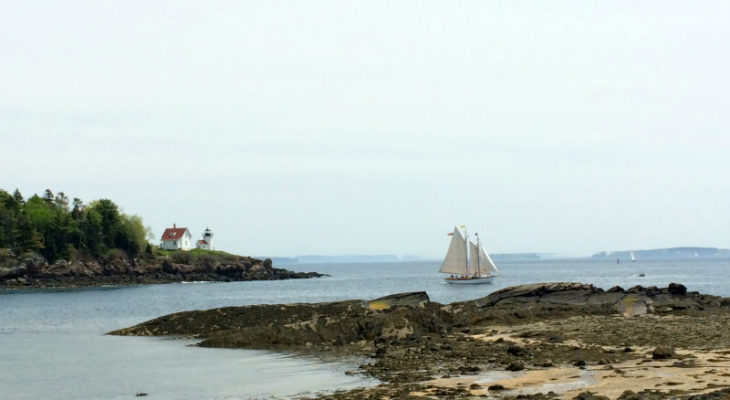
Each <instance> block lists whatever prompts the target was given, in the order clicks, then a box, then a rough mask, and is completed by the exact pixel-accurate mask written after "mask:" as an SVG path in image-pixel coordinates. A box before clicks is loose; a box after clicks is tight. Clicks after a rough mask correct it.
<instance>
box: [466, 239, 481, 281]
mask: <svg viewBox="0 0 730 400" xmlns="http://www.w3.org/2000/svg"><path fill="white" fill-rule="evenodd" d="M479 261H480V260H479V250H478V248H477V246H476V245H475V244H474V243H472V242H469V271H470V272H471V273H472V274H476V273H477V271H479V270H480V267H481V264H480V263H479ZM481 270H482V271H479V273H480V274H482V275H483V273H482V272H483V270H484V268H483V267H482V268H481Z"/></svg>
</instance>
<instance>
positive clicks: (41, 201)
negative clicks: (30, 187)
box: [0, 189, 152, 262]
mask: <svg viewBox="0 0 730 400" xmlns="http://www.w3.org/2000/svg"><path fill="white" fill-rule="evenodd" d="M72 205H73V208H71V204H70V201H69V198H68V197H67V196H66V195H65V194H64V193H63V192H58V193H57V194H56V195H54V194H53V192H52V191H51V190H50V189H46V191H45V192H44V194H43V197H40V196H38V195H33V196H32V197H30V198H29V199H28V200H27V201H26V200H24V199H23V196H22V194H21V193H20V191H18V190H17V189H16V190H15V192H14V193H13V194H12V195H10V194H9V193H8V192H6V191H4V190H2V189H0V249H1V248H6V249H11V250H12V251H13V252H14V253H16V254H20V253H23V252H27V251H38V252H40V253H41V254H42V255H43V256H44V257H45V258H46V259H47V260H48V261H49V262H54V261H56V260H58V259H61V258H64V259H68V258H70V257H71V256H72V255H74V256H79V255H84V254H86V255H90V256H95V257H101V256H103V255H108V254H109V252H110V251H111V250H114V249H118V250H121V251H122V252H124V253H126V254H127V255H129V256H132V257H134V256H137V255H140V254H141V253H143V252H145V251H146V252H147V253H150V254H151V252H152V250H151V247H148V246H149V245H148V243H147V240H146V239H147V236H148V234H149V228H146V227H145V226H144V224H143V223H142V218H140V217H139V216H137V215H126V214H124V213H122V212H120V211H119V207H117V205H116V204H114V202H112V201H111V200H108V199H101V200H97V201H93V202H91V203H90V204H89V205H88V206H85V205H84V203H83V202H82V201H81V200H80V199H78V198H74V199H73V203H72Z"/></svg>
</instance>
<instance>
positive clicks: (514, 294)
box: [111, 283, 730, 348]
mask: <svg viewBox="0 0 730 400" xmlns="http://www.w3.org/2000/svg"><path fill="white" fill-rule="evenodd" d="M672 291H674V292H675V293H679V292H682V291H681V290H680V291H677V286H676V285H675V286H674V289H672ZM636 303H641V304H644V305H645V306H642V307H643V308H639V307H638V306H635V305H633V304H636ZM657 306H658V307H659V308H657ZM710 307H725V308H727V307H730V303H729V302H728V299H723V298H720V297H716V296H706V295H699V294H697V293H686V290H685V291H684V294H673V293H672V292H671V291H670V289H669V288H662V289H658V288H654V287H649V288H642V287H638V286H637V287H634V288H631V289H628V290H622V289H620V288H614V289H611V290H609V291H604V290H602V289H600V288H596V287H594V286H592V285H586V284H580V283H544V284H533V285H521V286H514V287H509V288H505V289H502V290H499V291H497V292H494V293H492V294H490V295H489V296H487V297H484V298H481V299H477V300H473V301H467V302H461V303H452V304H449V305H442V304H439V303H434V302H431V301H429V298H428V295H427V294H426V293H425V292H410V293H400V294H393V295H390V296H385V297H381V298H378V299H374V300H370V301H363V300H349V301H340V302H333V303H313V304H281V305H254V306H244V307H226V308H218V309H213V310H207V311H187V312H181V313H175V314H170V315H167V316H163V317H160V318H157V319H154V320H151V321H148V322H144V323H142V324H139V325H136V326H133V327H130V328H125V329H120V330H118V331H114V332H111V334H114V335H143V336H168V335H172V336H185V337H199V338H203V339H204V340H203V341H202V342H201V345H202V346H213V347H243V348H277V347H294V348H296V347H302V346H304V345H305V344H307V343H310V345H313V344H324V345H330V346H338V345H344V344H348V343H353V342H359V341H363V340H365V341H378V340H389V339H404V338H408V337H413V336H419V335H422V334H425V333H434V334H444V333H448V332H450V331H451V330H453V329H454V328H458V327H461V326H473V325H476V324H485V323H490V322H504V321H515V320H523V319H528V318H550V317H556V316H561V317H562V316H569V315H590V314H593V315H609V314H624V315H634V314H637V313H638V312H636V311H635V310H639V309H640V310H641V312H642V313H650V312H657V310H659V311H661V312H670V311H688V310H700V309H705V308H710ZM632 310H634V311H632Z"/></svg>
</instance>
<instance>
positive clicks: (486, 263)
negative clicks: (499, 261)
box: [479, 246, 499, 275]
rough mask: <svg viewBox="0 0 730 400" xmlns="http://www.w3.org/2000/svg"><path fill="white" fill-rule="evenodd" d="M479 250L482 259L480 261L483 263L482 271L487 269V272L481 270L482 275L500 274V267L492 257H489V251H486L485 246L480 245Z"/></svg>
mask: <svg viewBox="0 0 730 400" xmlns="http://www.w3.org/2000/svg"><path fill="white" fill-rule="evenodd" d="M479 252H480V253H481V259H480V260H479V263H480V265H481V269H482V271H484V270H486V273H485V272H481V271H480V272H481V274H482V275H498V274H499V268H497V266H496V265H495V264H494V261H492V257H489V253H487V252H486V251H484V247H482V246H479Z"/></svg>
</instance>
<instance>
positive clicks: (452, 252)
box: [439, 227, 499, 284]
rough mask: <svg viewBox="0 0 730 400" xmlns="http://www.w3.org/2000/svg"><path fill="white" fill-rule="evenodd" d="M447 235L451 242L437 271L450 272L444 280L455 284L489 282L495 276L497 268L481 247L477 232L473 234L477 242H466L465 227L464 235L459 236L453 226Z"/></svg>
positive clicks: (467, 236)
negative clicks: (452, 229)
mask: <svg viewBox="0 0 730 400" xmlns="http://www.w3.org/2000/svg"><path fill="white" fill-rule="evenodd" d="M462 228H463V227H462ZM449 235H451V244H450V245H449V250H448V251H447V252H446V257H445V258H444V262H443V263H442V264H441V269H439V272H442V273H445V274H450V275H449V276H448V277H446V278H445V280H446V282H448V283H456V284H474V283H489V282H491V281H492V279H493V278H494V277H495V276H497V274H498V273H499V269H497V266H496V265H494V261H492V258H491V257H489V254H488V253H487V252H486V251H484V248H482V246H481V243H480V241H479V235H478V234H474V236H476V238H477V244H474V243H473V242H471V241H470V242H468V244H467V241H466V239H467V238H469V235H467V233H466V229H464V236H461V232H459V229H458V228H456V227H454V232H452V233H450V234H449Z"/></svg>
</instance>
